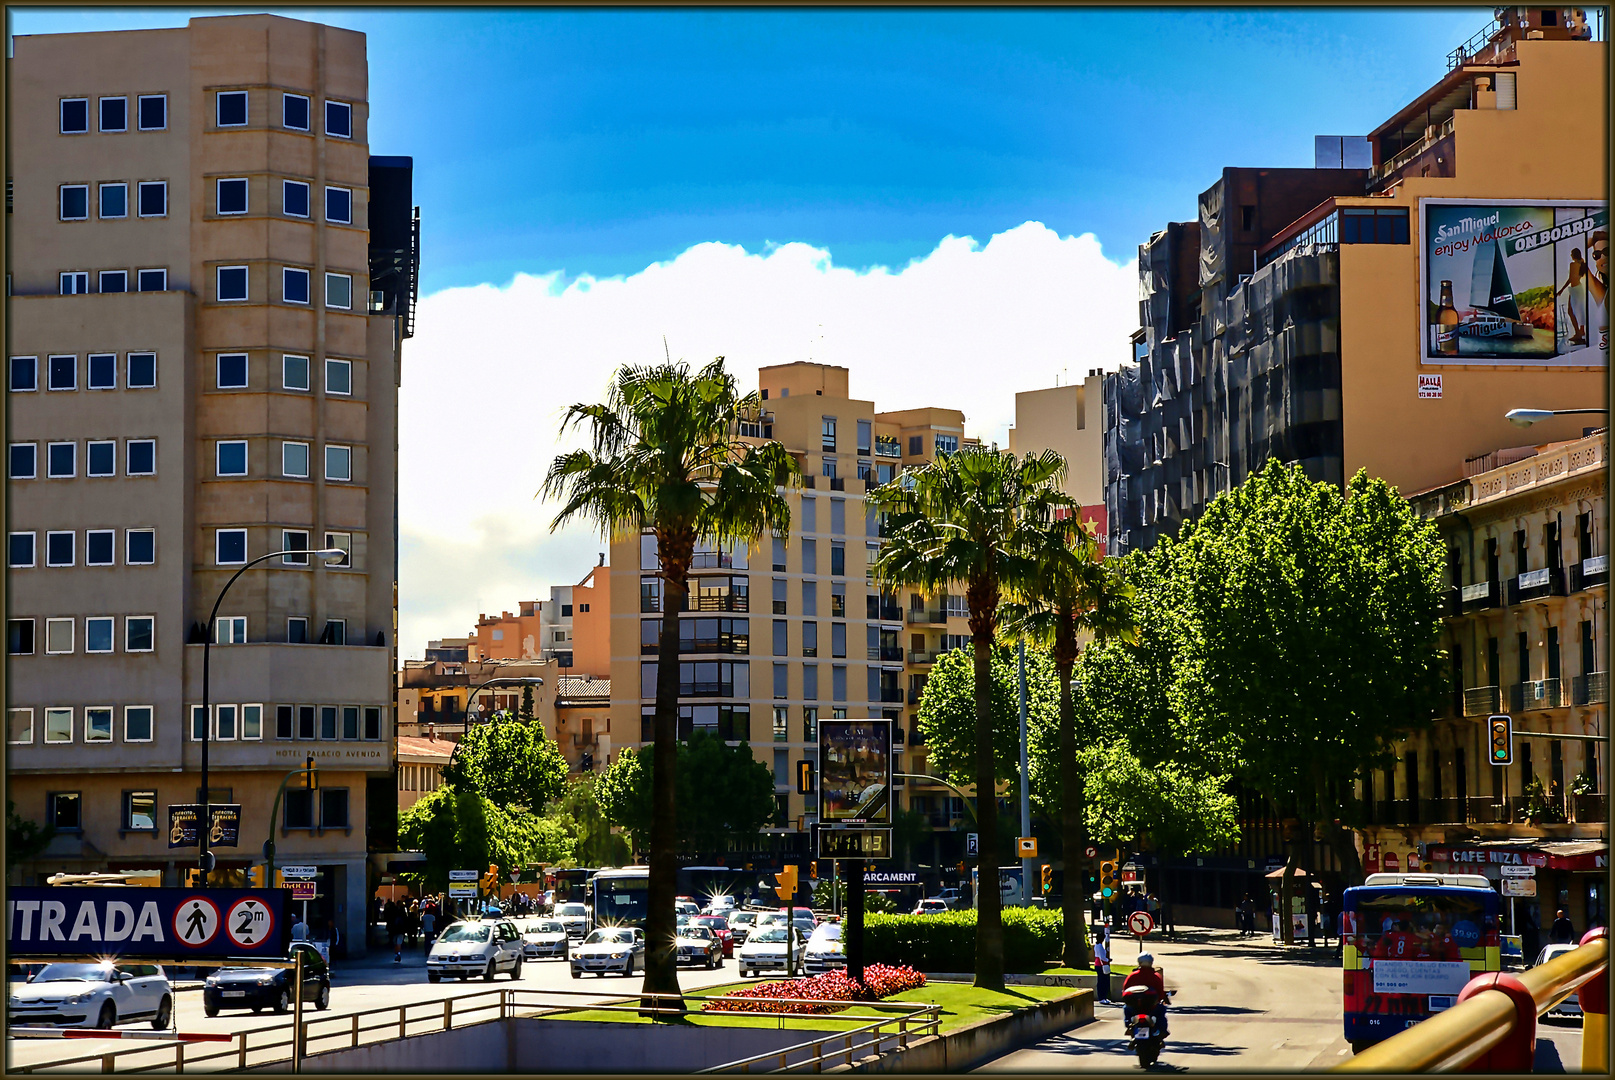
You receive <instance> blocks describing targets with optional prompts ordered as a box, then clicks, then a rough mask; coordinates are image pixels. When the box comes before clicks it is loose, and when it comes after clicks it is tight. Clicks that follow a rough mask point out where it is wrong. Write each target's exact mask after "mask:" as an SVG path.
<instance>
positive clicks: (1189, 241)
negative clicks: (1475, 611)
mask: <svg viewBox="0 0 1615 1080" xmlns="http://www.w3.org/2000/svg"><path fill="white" fill-rule="evenodd" d="M1499 10H1500V11H1501V12H1502V15H1503V19H1502V21H1501V22H1498V23H1495V24H1493V25H1492V26H1491V27H1489V28H1488V29H1487V30H1485V31H1484V32H1483V33H1482V34H1480V35H1477V38H1476V39H1474V40H1472V41H1471V42H1470V43H1468V44H1466V45H1465V46H1464V47H1462V48H1460V49H1458V50H1455V51H1454V52H1453V54H1452V56H1451V57H1450V58H1449V70H1448V72H1447V74H1446V75H1445V76H1444V77H1443V78H1442V79H1441V80H1439V81H1438V82H1437V83H1436V85H1434V86H1432V87H1430V88H1429V89H1428V90H1427V91H1425V92H1424V93H1422V94H1420V95H1419V96H1418V97H1416V98H1415V99H1413V100H1412V101H1410V102H1408V103H1407V104H1406V105H1405V106H1404V107H1403V108H1401V109H1399V110H1397V112H1396V114H1395V115H1394V116H1392V117H1391V118H1390V119H1388V120H1387V121H1386V122H1385V123H1383V124H1381V125H1380V126H1379V127H1377V128H1376V129H1375V130H1374V131H1372V132H1371V133H1369V135H1368V136H1367V137H1366V139H1364V138H1357V139H1343V138H1339V137H1336V138H1333V139H1326V138H1322V137H1320V139H1319V140H1318V142H1319V146H1318V153H1317V158H1316V163H1317V166H1318V167H1317V168H1315V169H1310V170H1309V169H1225V170H1223V175H1222V178H1221V179H1220V180H1219V181H1218V182H1217V183H1216V184H1214V185H1213V186H1212V187H1211V188H1209V189H1208V190H1207V191H1206V192H1204V193H1203V194H1202V195H1201V196H1200V199H1199V214H1198V216H1197V218H1196V219H1195V220H1192V221H1187V222H1174V223H1171V224H1169V225H1168V226H1167V227H1166V228H1165V229H1163V230H1161V231H1160V232H1158V233H1156V234H1155V235H1154V236H1152V237H1151V238H1150V240H1149V241H1148V242H1147V243H1145V244H1143V245H1141V246H1140V248H1139V260H1138V263H1139V275H1140V304H1139V306H1140V323H1141V327H1142V328H1141V329H1140V331H1139V332H1138V333H1137V334H1136V335H1135V336H1134V356H1133V360H1134V361H1135V363H1133V364H1129V365H1126V366H1124V367H1123V368H1122V370H1120V371H1119V372H1117V373H1116V374H1114V375H1108V376H1106V378H1105V381H1104V407H1105V417H1104V453H1105V477H1104V484H1105V504H1106V515H1107V519H1108V522H1107V523H1108V527H1109V532H1110V545H1109V550H1110V551H1112V552H1115V553H1121V552H1125V551H1128V550H1132V549H1134V548H1143V547H1149V546H1151V545H1152V544H1153V543H1154V542H1155V540H1156V539H1157V538H1159V537H1160V536H1162V535H1175V534H1176V533H1177V531H1178V529H1179V527H1180V526H1181V524H1182V523H1183V522H1184V521H1186V520H1190V519H1193V518H1195V517H1197V516H1198V515H1199V514H1200V513H1201V512H1202V510H1203V509H1204V507H1205V505H1206V503H1207V502H1208V501H1209V500H1210V499H1211V498H1213V497H1215V496H1216V495H1217V494H1218V493H1219V492H1221V491H1226V490H1228V489H1229V488H1230V487H1231V486H1234V485H1237V484H1239V483H1240V482H1242V481H1243V480H1244V479H1245V478H1246V477H1247V476H1249V475H1250V474H1251V473H1252V472H1254V471H1256V470H1258V469H1260V468H1261V467H1262V465H1263V464H1264V463H1265V462H1266V461H1267V460H1268V459H1269V458H1277V459H1279V460H1280V461H1285V462H1298V463H1300V464H1301V465H1303V466H1304V467H1305V468H1306V470H1307V473H1308V475H1310V476H1312V477H1313V478H1314V479H1317V480H1321V481H1327V482H1330V483H1336V484H1344V483H1345V481H1346V480H1347V479H1348V478H1349V477H1350V476H1351V475H1353V474H1354V473H1355V472H1357V470H1358V469H1366V470H1367V471H1368V472H1369V474H1370V475H1373V476H1380V477H1384V478H1385V479H1387V480H1389V481H1391V482H1392V483H1394V484H1395V485H1397V486H1398V487H1399V488H1400V489H1401V490H1403V491H1423V490H1426V489H1428V488H1431V487H1433V486H1435V485H1438V484H1443V483H1447V482H1449V481H1451V480H1454V479H1457V476H1456V474H1454V473H1452V472H1451V469H1452V467H1453V463H1456V462H1460V461H1463V460H1465V459H1466V458H1471V457H1475V456H1477V455H1481V454H1484V453H1486V452H1488V451H1490V450H1491V449H1493V448H1495V447H1496V446H1497V445H1499V443H1500V442H1501V440H1502V439H1503V438H1505V437H1506V433H1507V431H1508V429H1507V428H1506V427H1505V426H1504V421H1503V414H1504V413H1505V412H1507V411H1508V410H1509V409H1512V408H1516V407H1521V406H1529V407H1537V408H1553V409H1559V408H1573V407H1576V406H1578V405H1585V404H1586V403H1587V402H1589V401H1594V400H1598V399H1599V398H1600V395H1601V394H1602V393H1603V391H1604V385H1605V378H1606V374H1607V355H1608V354H1607V306H1606V303H1605V301H1604V299H1603V297H1604V288H1605V283H1606V281H1607V269H1606V265H1607V264H1606V262H1605V257H1604V255H1603V252H1604V251H1605V250H1607V246H1608V210H1607V207H1606V205H1605V203H1604V199H1605V192H1606V190H1607V187H1608V172H1607V168H1608V159H1607V153H1606V150H1605V144H1604V140H1603V139H1602V138H1591V139H1589V138H1583V137H1581V136H1579V135H1578V134H1577V132H1578V131H1579V130H1580V129H1582V128H1583V127H1586V128H1587V129H1588V130H1597V131H1600V132H1601V131H1603V129H1604V127H1605V125H1606V124H1607V122H1608V117H1607V108H1606V102H1605V97H1604V95H1603V92H1602V90H1601V87H1602V86H1603V85H1604V79H1605V64H1606V59H1607V51H1606V48H1605V46H1604V44H1603V42H1602V40H1599V39H1602V37H1603V33H1602V26H1601V23H1599V22H1598V21H1597V18H1598V15H1599V13H1597V12H1594V11H1588V12H1587V14H1588V15H1591V16H1594V18H1595V25H1594V26H1593V27H1591V28H1589V27H1587V26H1586V25H1585V23H1584V22H1578V21H1576V20H1570V21H1571V22H1572V23H1573V24H1574V25H1572V26H1569V27H1566V26H1564V25H1562V23H1563V22H1564V21H1566V20H1565V19H1564V18H1563V17H1562V16H1563V12H1561V10H1560V9H1555V8H1504V9H1499ZM1571 14H1572V15H1574V14H1576V13H1574V12H1572V13H1571ZM1351 165H1361V166H1362V167H1360V168H1351V167H1349V166H1351ZM1538 403H1540V404H1538ZM1580 433H1581V427H1580V426H1579V424H1578V423H1577V422H1576V420H1575V418H1573V417H1564V418H1558V419H1555V420H1554V421H1552V422H1551V424H1550V426H1548V427H1547V428H1545V429H1544V432H1543V434H1544V436H1545V437H1547V438H1552V439H1567V438H1572V437H1575V436H1576V435H1579V434H1580ZM1410 439H1416V448H1414V449H1412V450H1410Z"/></svg>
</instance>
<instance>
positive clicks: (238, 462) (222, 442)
mask: <svg viewBox="0 0 1615 1080" xmlns="http://www.w3.org/2000/svg"><path fill="white" fill-rule="evenodd" d="M213 447H214V449H213V472H214V475H215V476H217V477H220V478H225V479H229V478H235V477H242V476H246V475H247V441H246V440H245V439H219V440H217V441H215V442H214V444H213ZM280 475H281V476H282V477H284V478H288V479H294V480H306V479H308V476H309V444H308V443H306V442H289V441H288V442H282V443H281V444H280ZM325 478H326V479H327V480H330V481H333V482H338V483H347V482H349V481H351V480H352V479H353V447H351V446H338V445H336V444H334V443H326V444H325Z"/></svg>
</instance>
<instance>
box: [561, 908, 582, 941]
mask: <svg viewBox="0 0 1615 1080" xmlns="http://www.w3.org/2000/svg"><path fill="white" fill-rule="evenodd" d="M555 921H556V922H558V923H560V924H561V925H562V926H564V927H566V936H567V937H569V938H571V939H572V940H573V941H582V940H583V935H584V934H587V933H588V932H589V909H588V908H587V907H584V906H583V905H582V904H557V905H556V906H555Z"/></svg>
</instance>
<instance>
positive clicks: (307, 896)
mask: <svg viewBox="0 0 1615 1080" xmlns="http://www.w3.org/2000/svg"><path fill="white" fill-rule="evenodd" d="M290 888H291V890H292V899H293V900H314V899H316V898H317V897H318V896H319V894H318V893H317V892H316V891H315V890H317V889H318V888H319V886H318V885H316V884H315V883H314V882H312V881H294V882H292V883H291V884H290Z"/></svg>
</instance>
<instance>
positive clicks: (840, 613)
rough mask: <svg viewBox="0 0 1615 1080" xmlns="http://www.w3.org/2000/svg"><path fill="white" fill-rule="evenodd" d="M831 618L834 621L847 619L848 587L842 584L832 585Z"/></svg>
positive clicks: (832, 583) (834, 583) (835, 583)
mask: <svg viewBox="0 0 1615 1080" xmlns="http://www.w3.org/2000/svg"><path fill="white" fill-rule="evenodd" d="M830 617H831V618H833V619H844V618H846V617H847V586H846V585H844V584H842V583H841V582H831V583H830Z"/></svg>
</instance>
